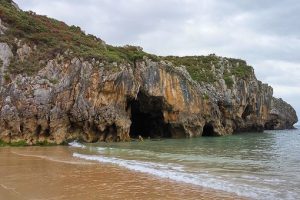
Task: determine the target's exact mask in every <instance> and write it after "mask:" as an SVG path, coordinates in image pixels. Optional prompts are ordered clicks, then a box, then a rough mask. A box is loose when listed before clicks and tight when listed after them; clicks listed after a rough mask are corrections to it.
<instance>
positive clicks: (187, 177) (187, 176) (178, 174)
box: [73, 153, 280, 199]
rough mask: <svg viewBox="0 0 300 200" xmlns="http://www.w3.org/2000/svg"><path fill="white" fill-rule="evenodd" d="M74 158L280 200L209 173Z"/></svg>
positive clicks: (91, 157)
mask: <svg viewBox="0 0 300 200" xmlns="http://www.w3.org/2000/svg"><path fill="white" fill-rule="evenodd" d="M73 156H74V157H77V158H81V159H85V160H91V161H98V162H101V163H109V164H115V165H118V166H121V167H125V168H127V169H130V170H134V171H138V172H143V173H147V174H151V175H155V176H158V177H160V178H166V179H171V180H174V181H179V182H184V183H189V184H194V185H198V186H202V187H208V188H212V189H216V190H223V191H226V192H231V193H236V194H237V195H239V196H244V197H249V198H254V199H279V197H278V196H279V195H280V193H279V192H278V191H275V190H272V189H270V188H263V187H254V186H251V185H246V184H244V185H243V184H240V183H234V182H232V181H227V180H224V179H221V177H217V176H213V175H210V174H207V173H203V174H201V173H197V174H194V173H188V172H184V171H183V170H178V169H177V167H178V166H177V167H172V166H170V165H168V164H158V163H154V162H144V161H136V160H125V159H119V158H115V157H105V156H99V155H84V154H79V153H73Z"/></svg>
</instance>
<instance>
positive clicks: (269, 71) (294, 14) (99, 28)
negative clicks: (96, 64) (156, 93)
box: [15, 0, 300, 115]
mask: <svg viewBox="0 0 300 200" xmlns="http://www.w3.org/2000/svg"><path fill="white" fill-rule="evenodd" d="M15 2H16V3H18V5H19V6H20V7H21V8H22V9H23V10H32V11H34V12H36V13H38V14H43V15H47V16H50V17H53V18H56V19H59V20H62V21H64V22H66V23H67V24H69V25H77V26H80V27H81V28H82V29H83V30H85V32H86V33H90V34H94V35H96V36H98V37H99V38H101V39H103V40H105V41H106V42H107V43H108V44H113V45H118V46H121V45H125V44H132V45H139V46H142V47H143V48H144V50H145V51H147V52H150V53H155V54H158V55H181V56H182V55H206V54H210V53H216V54H217V55H220V56H229V57H235V58H242V59H245V60H247V62H248V63H249V64H250V65H252V66H253V67H254V68H255V72H256V75H257V78H258V79H260V80H262V81H263V82H266V83H268V84H270V85H271V86H272V87H273V88H274V95H275V96H276V97H282V98H283V99H284V100H286V101H287V102H288V103H290V104H291V105H292V106H294V108H295V109H296V110H297V114H298V115H299V114H300V1H299V0H264V1H262V0H84V1H83V0H51V1H49V0H15Z"/></svg>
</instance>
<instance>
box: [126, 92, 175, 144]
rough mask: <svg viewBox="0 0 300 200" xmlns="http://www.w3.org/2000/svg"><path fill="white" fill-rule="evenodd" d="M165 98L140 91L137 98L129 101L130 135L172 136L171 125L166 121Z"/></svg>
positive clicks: (146, 136)
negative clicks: (164, 112)
mask: <svg viewBox="0 0 300 200" xmlns="http://www.w3.org/2000/svg"><path fill="white" fill-rule="evenodd" d="M162 110H163V100H162V98H160V97H153V96H147V95H146V94H144V93H142V92H139V93H138V96H137V98H136V99H129V100H128V101H127V111H130V113H131V127H130V133H129V135H130V137H131V138H139V136H142V137H143V138H145V139H146V138H152V139H153V138H171V137H172V134H171V130H170V125H169V124H168V123H166V122H165V121H164V116H163V111H162Z"/></svg>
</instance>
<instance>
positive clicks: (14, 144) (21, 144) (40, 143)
mask: <svg viewBox="0 0 300 200" xmlns="http://www.w3.org/2000/svg"><path fill="white" fill-rule="evenodd" d="M56 145H57V144H54V143H49V142H48V141H38V142H37V143H36V144H34V145H29V144H27V142H26V141H25V140H20V141H18V142H11V143H6V142H4V141H2V140H0V147H26V146H41V147H42V146H45V147H47V146H56ZM62 145H65V143H63V144H62Z"/></svg>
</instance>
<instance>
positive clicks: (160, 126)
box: [0, 0, 297, 144]
mask: <svg viewBox="0 0 300 200" xmlns="http://www.w3.org/2000/svg"><path fill="white" fill-rule="evenodd" d="M0 2H1V5H0V19H1V20H0V34H1V39H0V60H1V63H0V64H1V70H0V109H1V110H0V140H3V141H5V142H16V141H20V140H24V141H26V142H27V143H28V144H35V143H41V142H49V143H58V144H60V143H63V142H65V141H67V140H72V139H81V140H84V141H87V142H96V141H128V140H130V138H137V137H138V136H139V135H141V136H143V137H151V138H155V137H167V138H179V137H196V136H201V135H202V136H221V135H227V134H233V133H235V132H243V131H263V130H264V129H265V128H267V129H280V128H292V127H293V124H294V123H296V122H297V116H296V113H295V111H294V109H293V108H292V107H291V106H287V104H286V103H283V101H282V100H277V99H275V98H274V97H273V90H272V88H271V87H270V86H268V85H267V84H263V83H261V82H260V81H258V80H257V79H256V77H255V75H254V71H253V69H252V67H250V66H248V65H247V63H246V62H245V61H242V60H239V59H231V58H223V57H218V56H216V55H209V56H198V57H196V56H194V57H174V56H169V57H158V56H155V55H151V54H148V53H145V52H143V51H142V49H141V48H140V47H133V46H125V47H113V46H110V45H107V44H105V42H103V41H102V40H101V39H99V38H96V37H94V36H91V35H86V34H84V33H83V32H82V31H81V30H80V28H79V27H74V26H71V27H69V26H67V25H66V24H64V23H63V22H59V21H56V20H54V19H49V18H47V17H45V16H39V15H36V14H35V13H33V12H24V11H21V10H19V8H17V7H16V5H13V4H11V3H12V1H10V0H0Z"/></svg>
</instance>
